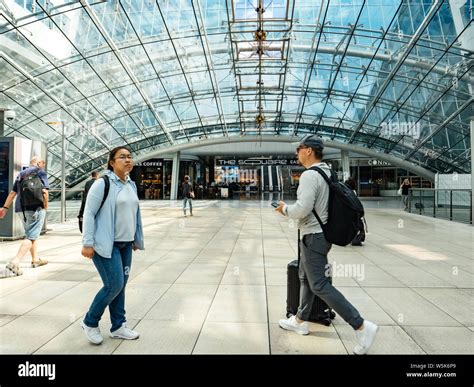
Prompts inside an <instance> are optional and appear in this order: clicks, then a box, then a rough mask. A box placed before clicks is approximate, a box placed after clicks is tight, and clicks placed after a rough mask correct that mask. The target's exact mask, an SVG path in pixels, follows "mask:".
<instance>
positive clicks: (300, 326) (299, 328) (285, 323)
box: [278, 316, 309, 335]
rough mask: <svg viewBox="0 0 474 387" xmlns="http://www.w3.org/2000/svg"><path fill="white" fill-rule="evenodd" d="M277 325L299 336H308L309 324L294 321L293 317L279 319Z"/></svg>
mask: <svg viewBox="0 0 474 387" xmlns="http://www.w3.org/2000/svg"><path fill="white" fill-rule="evenodd" d="M278 323H279V324H280V327H282V328H283V329H286V330H288V331H295V332H296V333H299V334H300V335H307V334H309V323H308V322H307V321H303V322H302V323H299V322H297V321H296V317H295V316H291V317H290V318H287V319H281V320H280V321H279V322H278Z"/></svg>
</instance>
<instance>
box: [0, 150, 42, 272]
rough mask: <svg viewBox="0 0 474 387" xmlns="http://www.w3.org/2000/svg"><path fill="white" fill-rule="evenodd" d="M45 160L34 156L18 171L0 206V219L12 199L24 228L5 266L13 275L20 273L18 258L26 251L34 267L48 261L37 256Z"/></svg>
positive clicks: (5, 212) (21, 257) (19, 259)
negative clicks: (17, 244) (13, 256)
mask: <svg viewBox="0 0 474 387" xmlns="http://www.w3.org/2000/svg"><path fill="white" fill-rule="evenodd" d="M45 166H46V163H45V161H44V160H43V159H42V158H41V157H39V156H34V157H33V158H32V159H31V161H30V166H29V167H28V168H26V169H24V170H23V171H21V172H20V173H19V174H18V176H17V178H16V179H15V183H14V184H13V189H12V191H11V192H10V194H9V195H8V197H7V200H6V201H5V204H4V205H3V207H2V209H0V219H2V218H4V217H5V215H6V214H7V211H8V210H9V209H10V206H11V205H12V203H13V200H14V199H15V197H16V201H15V212H16V213H17V214H19V215H20V217H21V220H22V221H23V227H24V229H25V239H24V240H23V242H22V243H21V245H20V248H19V249H18V252H17V254H16V256H15V258H13V260H12V261H11V262H9V263H8V264H7V265H6V269H7V270H8V271H10V272H11V273H12V274H14V275H16V276H20V275H22V274H23V271H22V270H21V268H20V261H21V260H22V259H23V257H24V256H25V255H26V254H27V253H28V251H29V252H30V253H31V267H32V268H36V267H40V266H44V265H46V264H47V263H48V261H47V260H46V259H40V258H38V254H37V247H38V243H37V241H38V238H39V236H40V233H41V230H42V228H43V224H44V220H45V218H46V211H47V209H48V197H49V196H48V189H49V182H48V176H47V174H46V171H45Z"/></svg>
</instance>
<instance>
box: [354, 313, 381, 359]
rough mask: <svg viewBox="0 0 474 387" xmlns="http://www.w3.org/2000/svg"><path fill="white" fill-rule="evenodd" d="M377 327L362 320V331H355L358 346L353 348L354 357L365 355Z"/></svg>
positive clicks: (373, 338)
mask: <svg viewBox="0 0 474 387" xmlns="http://www.w3.org/2000/svg"><path fill="white" fill-rule="evenodd" d="M378 329H379V327H378V326H377V325H375V324H374V323H373V322H370V321H368V320H364V329H362V330H359V331H356V338H357V342H358V345H356V346H355V347H354V353H355V354H356V355H365V354H366V353H367V352H368V351H369V349H370V347H371V346H372V344H373V342H374V340H375V335H376V334H377V331H378Z"/></svg>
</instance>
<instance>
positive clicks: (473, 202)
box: [471, 116, 474, 224]
mask: <svg viewBox="0 0 474 387" xmlns="http://www.w3.org/2000/svg"><path fill="white" fill-rule="evenodd" d="M473 149H474V116H472V117H471V195H472V200H471V216H472V217H473V218H474V157H473V154H472V150H473ZM471 221H472V224H474V219H471Z"/></svg>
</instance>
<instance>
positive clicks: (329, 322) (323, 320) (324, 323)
mask: <svg viewBox="0 0 474 387" xmlns="http://www.w3.org/2000/svg"><path fill="white" fill-rule="evenodd" d="M318 324H322V325H326V326H327V327H328V326H329V325H331V319H330V318H323V319H321V320H318Z"/></svg>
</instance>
